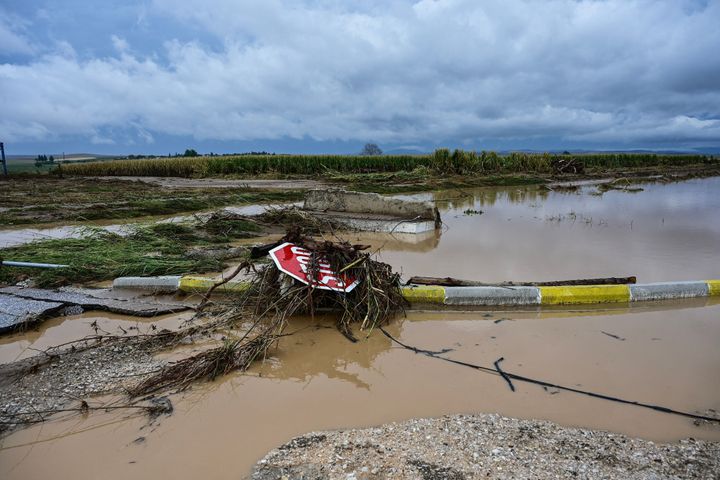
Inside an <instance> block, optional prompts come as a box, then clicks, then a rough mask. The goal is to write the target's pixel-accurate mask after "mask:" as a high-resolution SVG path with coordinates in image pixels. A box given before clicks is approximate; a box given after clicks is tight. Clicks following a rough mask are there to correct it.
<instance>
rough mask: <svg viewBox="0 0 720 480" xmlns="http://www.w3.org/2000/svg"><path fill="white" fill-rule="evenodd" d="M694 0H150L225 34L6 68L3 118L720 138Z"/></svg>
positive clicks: (147, 129) (351, 136) (7, 126)
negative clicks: (148, 50) (148, 51)
mask: <svg viewBox="0 0 720 480" xmlns="http://www.w3.org/2000/svg"><path fill="white" fill-rule="evenodd" d="M691 3H693V5H694V2H682V1H666V2H655V1H648V0H636V1H629V0H608V1H565V0H555V1H549V2H536V1H532V0H528V1H513V2H510V1H500V0H489V1H485V2H477V1H474V0H447V1H430V0H423V1H420V2H417V3H415V4H413V3H411V2H403V1H396V2H389V4H388V5H385V2H379V3H374V2H359V3H358V5H356V6H354V7H349V6H348V4H346V3H345V2H333V1H322V2H311V3H310V4H308V5H303V4H299V3H298V2H289V1H280V0H266V1H263V2H255V1H244V2H237V1H231V0H185V1H170V0H156V1H155V2H153V3H152V5H151V6H149V7H147V9H145V7H143V8H142V9H141V14H142V15H141V18H142V22H143V24H147V26H149V27H150V28H152V22H153V18H157V17H168V16H171V17H173V18H175V19H176V20H177V21H180V22H183V24H184V25H186V26H188V28H189V27H192V28H194V29H197V30H199V31H202V32H204V33H205V34H207V35H209V36H212V37H215V38H216V39H218V40H219V41H220V45H221V47H219V48H218V47H217V46H214V47H211V46H208V45H206V44H204V43H202V42H201V41H189V42H188V41H180V40H177V39H174V38H170V37H169V38H168V39H167V41H166V43H165V44H164V45H163V46H157V49H156V55H151V56H149V57H145V56H141V55H140V54H137V53H131V52H130V51H129V48H128V47H129V45H128V40H127V39H126V38H128V35H130V34H129V33H128V34H127V35H126V34H125V33H123V35H122V36H121V35H120V34H115V35H113V36H112V37H111V39H112V42H113V45H114V47H115V49H116V51H117V54H116V56H112V57H103V58H79V57H78V55H77V54H76V53H75V52H80V51H82V48H81V47H82V46H80V45H75V46H74V47H75V48H74V49H73V48H72V46H70V45H65V46H63V47H62V48H60V49H59V50H57V51H56V53H50V54H46V55H44V56H41V57H36V58H35V59H34V60H33V61H32V62H31V63H26V64H19V63H17V64H13V63H6V64H4V65H0V96H1V97H2V99H3V104H4V109H5V116H4V119H2V120H1V121H2V124H0V125H2V127H3V131H4V132H6V135H9V136H10V137H11V139H15V140H26V139H31V140H40V141H41V140H46V139H48V138H59V137H62V136H63V135H85V136H87V138H89V139H92V138H100V137H99V136H98V134H97V133H96V132H97V131H99V130H102V129H109V131H112V129H124V128H125V129H127V128H132V129H135V131H136V132H138V133H137V136H138V138H140V139H141V140H143V141H148V142H151V141H152V139H153V135H152V133H151V132H154V133H165V134H172V135H190V136H193V137H195V138H197V139H219V140H245V139H276V138H282V137H291V138H297V139H302V138H306V137H311V138H314V139H316V140H359V141H363V140H366V139H369V138H371V139H373V140H375V141H378V142H386V143H388V142H389V143H397V144H402V143H413V144H417V143H422V142H431V143H433V142H440V141H443V142H450V141H457V142H472V141H474V140H477V141H486V140H488V139H509V140H522V139H528V138H565V139H568V140H576V141H581V142H582V141H585V142H604V143H607V144H613V143H615V144H617V143H618V142H620V143H628V144H632V143H633V142H645V143H647V142H667V141H668V140H669V139H670V140H672V141H674V142H676V143H682V144H690V143H693V142H696V143H698V144H706V143H708V142H710V143H712V142H715V143H717V141H718V138H720V126H719V125H718V120H717V116H718V113H719V112H720V56H718V55H717V51H718V50H720V29H718V28H717V25H716V23H717V20H718V19H719V18H720V2H718V1H710V2H709V3H708V4H707V6H706V7H705V8H700V7H697V6H694V8H689V7H690V6H691V5H690V4H691ZM1 27H2V24H1V23H0V36H1V35H2V30H1ZM0 38H2V37H0ZM131 41H132V40H131ZM1 44H2V41H1V40H0V45H1ZM60 45H62V44H60ZM133 45H135V43H134V42H133ZM9 119H11V120H9ZM103 131H105V130H103Z"/></svg>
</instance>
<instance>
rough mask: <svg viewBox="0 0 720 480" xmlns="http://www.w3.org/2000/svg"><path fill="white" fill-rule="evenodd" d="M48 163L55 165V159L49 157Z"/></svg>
mask: <svg viewBox="0 0 720 480" xmlns="http://www.w3.org/2000/svg"><path fill="white" fill-rule="evenodd" d="M48 162H50V163H55V157H53V156H52V155H50V158H49V159H48Z"/></svg>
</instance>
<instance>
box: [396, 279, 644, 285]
mask: <svg viewBox="0 0 720 480" xmlns="http://www.w3.org/2000/svg"><path fill="white" fill-rule="evenodd" d="M635 282H637V278H635V277H607V278H581V279H578V280H559V281H553V282H499V283H486V282H476V281H473V280H460V279H458V278H452V277H412V278H410V280H408V281H407V285H440V286H443V287H563V286H568V285H627V284H630V283H635Z"/></svg>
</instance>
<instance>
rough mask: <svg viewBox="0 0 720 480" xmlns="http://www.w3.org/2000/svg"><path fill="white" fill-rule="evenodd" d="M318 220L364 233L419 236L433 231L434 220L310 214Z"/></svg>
mask: <svg viewBox="0 0 720 480" xmlns="http://www.w3.org/2000/svg"><path fill="white" fill-rule="evenodd" d="M312 215H313V216H315V217H318V218H327V219H328V220H332V221H334V222H337V223H341V224H343V225H347V226H348V227H350V228H351V229H354V230H361V231H364V232H379V233H409V234H419V233H426V232H432V231H435V229H436V226H435V221H434V220H422V219H420V220H417V219H403V218H398V217H391V216H389V215H377V214H367V213H353V214H351V215H348V214H347V213H338V212H312Z"/></svg>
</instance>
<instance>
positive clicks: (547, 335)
mask: <svg viewBox="0 0 720 480" xmlns="http://www.w3.org/2000/svg"><path fill="white" fill-rule="evenodd" d="M641 187H642V188H643V191H637V192H634V193H631V192H628V191H607V192H604V193H602V195H600V194H599V193H600V192H598V190H597V187H596V186H593V185H588V186H584V187H582V188H581V189H580V190H579V191H573V192H567V191H547V190H543V189H541V188H538V187H513V188H506V189H497V188H492V189H477V190H464V191H458V190H454V191H451V192H438V193H431V194H421V195H417V196H413V198H420V199H425V200H432V201H435V202H436V203H437V205H438V207H439V208H440V210H441V212H442V215H443V220H444V222H445V228H444V229H443V231H442V232H438V233H435V232H433V233H429V234H421V235H415V236H412V235H407V234H396V235H389V234H382V235H380V234H366V233H363V234H360V233H353V234H348V235H346V238H348V239H349V240H351V241H353V242H367V243H370V244H372V245H373V247H374V248H376V249H378V251H379V255H380V258H381V259H382V260H383V261H386V262H388V263H390V264H391V265H393V267H394V268H396V269H398V270H401V271H402V272H403V276H404V277H406V278H407V277H410V276H412V275H426V276H453V277H457V278H466V279H472V280H479V281H486V282H495V281H503V280H513V281H547V280H561V279H570V278H589V277H608V276H625V275H635V276H637V278H638V281H639V282H655V281H675V280H704V279H711V278H718V277H719V276H720V214H719V213H718V212H720V179H718V178H710V179H704V180H692V181H688V182H683V183H671V184H644V185H641ZM480 212H482V213H480ZM96 318H99V319H100V323H101V325H102V326H103V328H106V329H112V328H117V326H118V325H121V326H122V325H125V326H127V323H135V322H137V320H136V319H130V318H121V317H117V316H113V317H112V318H110V317H107V316H103V315H102V314H99V315H94V314H91V313H88V314H85V315H81V316H75V317H65V318H62V319H57V320H51V321H49V322H47V323H46V324H44V325H43V326H41V327H40V329H39V331H38V332H28V333H26V334H24V335H14V336H11V337H6V338H5V339H3V341H2V343H0V358H2V359H3V361H7V360H8V359H13V358H17V357H18V356H21V355H27V351H28V349H29V348H37V349H41V348H44V347H46V346H48V345H51V344H54V343H61V342H63V341H67V339H69V338H73V337H74V336H78V335H83V334H85V333H89V323H90V322H91V321H92V320H93V319H96ZM181 318H182V316H170V317H168V318H164V319H160V322H166V323H168V324H173V322H177V321H180V319H181ZM143 322H147V320H143ZM289 330H290V331H295V332H296V333H294V334H293V335H292V336H289V337H287V338H285V339H283V340H282V341H281V344H280V348H279V349H278V350H276V351H275V352H274V355H273V356H272V357H271V358H269V359H268V360H267V361H266V362H265V363H263V364H258V365H256V366H254V367H253V368H252V369H251V370H250V371H249V372H247V373H245V374H235V375H232V374H231V375H228V376H226V377H224V378H222V379H221V380H218V381H215V382H212V383H207V384H198V385H196V386H194V387H193V388H192V389H191V390H190V391H189V392H186V393H184V394H179V395H174V396H173V397H172V398H173V402H174V404H175V413H174V414H173V415H172V416H170V417H168V418H164V419H162V421H161V422H159V423H158V424H154V425H152V426H147V422H146V420H145V419H142V418H137V417H134V418H130V419H127V418H125V416H124V415H123V414H118V413H112V414H111V413H102V414H100V413H98V414H93V415H90V416H87V417H85V416H74V417H72V418H70V419H68V420H63V421H57V422H51V423H47V424H43V425H38V426H34V427H31V428H27V429H25V430H22V431H19V432H16V433H13V434H12V435H10V436H9V437H7V438H5V439H4V440H3V443H2V449H0V475H2V477H3V478H8V479H15V478H18V479H19V478H36V477H42V476H50V475H57V473H58V472H62V473H63V476H66V477H70V476H72V477H74V478H78V479H82V478H97V477H102V478H127V477H133V476H137V472H140V471H141V472H142V474H143V476H146V477H157V476H160V475H169V476H173V477H175V478H196V477H198V476H202V477H204V478H217V479H225V478H242V476H243V475H246V474H247V473H249V470H250V468H251V466H252V465H253V463H254V462H256V461H257V460H258V459H259V458H260V457H262V455H264V453H265V452H267V451H268V450H269V449H271V448H273V447H275V446H277V445H280V444H282V443H284V442H286V441H287V440H289V439H290V438H291V437H293V436H295V435H298V434H301V433H305V432H308V431H313V430H323V429H338V428H350V427H360V426H370V425H377V424H380V423H385V422H389V421H397V420H404V419H408V418H413V417H431V416H438V415H443V414H448V413H470V412H496V413H500V414H503V415H507V416H512V417H518V418H539V419H547V420H551V421H554V422H557V423H559V424H562V425H571V426H583V427H589V428H595V429H602V430H609V431H613V432H619V433H625V434H628V435H631V436H637V437H642V438H647V439H651V440H654V441H659V442H672V441H676V440H679V439H681V438H684V437H694V438H700V439H709V440H720V428H718V427H717V426H712V425H699V426H698V425H695V424H694V423H693V421H692V420H690V419H686V418H682V417H676V416H671V415H667V414H663V413H659V412H654V411H650V410H644V409H640V408H637V407H634V406H630V405H620V404H615V403H610V402H606V401H603V400H600V399H593V398H588V397H582V396H578V395H575V394H572V393H568V392H557V391H553V390H545V389H543V388H541V387H538V386H534V385H528V384H522V383H518V384H517V385H516V387H517V391H515V392H512V391H510V389H508V388H507V386H506V384H505V383H504V381H503V380H502V378H499V377H497V376H492V375H486V374H483V373H478V372H477V371H474V370H471V369H466V368H461V367H458V366H457V365H451V364H447V363H445V362H440V361H437V360H435V359H432V358H427V357H423V356H418V355H415V354H413V353H412V352H409V351H407V350H404V349H401V348H397V347H396V346H394V345H392V344H391V342H390V340H389V339H387V338H386V337H384V336H382V335H380V334H379V332H373V333H372V335H370V336H369V338H367V339H366V338H364V336H363V337H362V338H361V340H360V342H358V343H356V344H351V343H349V342H348V341H347V340H346V339H345V338H344V337H343V336H342V335H340V334H339V333H338V332H337V331H336V330H335V329H334V327H333V320H332V319H330V318H324V317H316V318H315V319H310V318H298V319H295V320H294V321H293V324H292V325H291V326H290V328H289ZM388 332H390V333H391V334H392V335H393V336H395V337H397V338H398V339H400V340H401V341H403V342H405V343H408V344H410V345H413V346H418V347H421V348H426V349H431V350H442V349H450V350H449V351H448V352H447V353H446V356H448V357H451V358H453V359H457V360H461V361H466V362H472V363H479V364H483V365H492V363H493V362H494V361H495V360H497V359H498V358H499V357H504V358H505V361H504V364H503V368H504V369H505V370H507V371H509V372H513V373H517V374H521V375H525V376H529V377H535V378H540V379H543V380H546V381H549V382H553V383H558V384H563V385H568V386H577V387H578V388H583V389H587V390H592V391H596V392H601V393H604V394H607V395H613V396H618V397H622V398H626V399H631V400H636V401H640V402H646V403H657V404H662V405H664V406H669V407H672V408H675V409H678V410H684V411H688V412H708V411H709V410H711V409H712V410H716V411H717V410H719V409H720V383H718V382H717V381H715V379H716V378H717V372H718V371H720V351H719V350H718V349H717V344H718V341H720V303H719V302H718V301H717V300H713V299H710V300H708V299H694V300H682V301H675V302H662V303H645V304H637V305H632V307H629V306H627V305H610V306H598V307H583V308H578V307H573V308H554V309H551V308H542V309H540V308H537V309H536V308H525V309H506V310H488V309H478V310H474V311H431V310H424V311H423V310H413V311H409V312H408V313H407V316H406V317H405V318H399V319H398V320H397V321H396V322H394V323H392V324H391V325H390V327H389V328H388ZM80 452H81V459H82V460H81V461H78V460H77V459H78V455H79V454H80ZM70 459H75V460H72V461H71V460H70Z"/></svg>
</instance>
